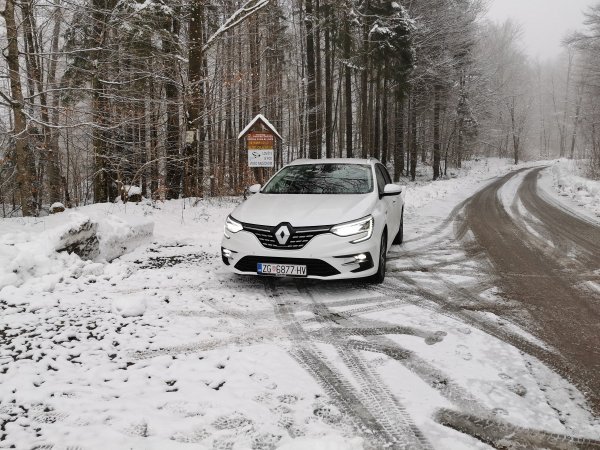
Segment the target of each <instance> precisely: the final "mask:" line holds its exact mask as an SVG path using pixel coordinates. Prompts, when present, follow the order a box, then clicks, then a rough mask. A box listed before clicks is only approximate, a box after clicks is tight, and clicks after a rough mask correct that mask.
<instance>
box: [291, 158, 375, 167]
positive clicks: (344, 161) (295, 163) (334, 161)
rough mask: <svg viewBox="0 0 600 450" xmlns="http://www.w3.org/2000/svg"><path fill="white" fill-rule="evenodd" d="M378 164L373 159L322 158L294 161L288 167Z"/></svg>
mask: <svg viewBox="0 0 600 450" xmlns="http://www.w3.org/2000/svg"><path fill="white" fill-rule="evenodd" d="M377 163H379V161H378V160H377V159H375V158H367V159H360V158H323V159H296V160H295V161H292V162H291V163H290V164H288V165H290V166H298V165H301V164H368V165H374V164H377Z"/></svg>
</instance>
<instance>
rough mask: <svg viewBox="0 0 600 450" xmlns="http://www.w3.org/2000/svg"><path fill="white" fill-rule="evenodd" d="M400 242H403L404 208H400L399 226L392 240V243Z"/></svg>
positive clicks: (399, 243)
mask: <svg viewBox="0 0 600 450" xmlns="http://www.w3.org/2000/svg"><path fill="white" fill-rule="evenodd" d="M402 242H404V209H403V210H402V215H401V216H400V228H399V229H398V233H397V234H396V237H395V238H394V240H393V241H392V244H394V245H401V244H402Z"/></svg>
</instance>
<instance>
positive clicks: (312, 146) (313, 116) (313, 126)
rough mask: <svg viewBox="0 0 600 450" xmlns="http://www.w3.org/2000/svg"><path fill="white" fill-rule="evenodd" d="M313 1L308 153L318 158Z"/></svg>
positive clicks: (309, 7) (309, 12)
mask: <svg viewBox="0 0 600 450" xmlns="http://www.w3.org/2000/svg"><path fill="white" fill-rule="evenodd" d="M313 13H314V11H313V1H312V0H306V18H305V24H306V75H307V78H308V80H307V88H306V96H307V99H308V153H309V157H310V158H318V157H319V154H320V148H319V136H318V129H317V128H318V116H317V114H318V111H317V78H316V56H315V38H314V15H313Z"/></svg>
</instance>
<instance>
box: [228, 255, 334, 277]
mask: <svg viewBox="0 0 600 450" xmlns="http://www.w3.org/2000/svg"><path fill="white" fill-rule="evenodd" d="M259 263H262V264H296V265H300V266H306V272H307V275H308V276H315V277H331V276H333V275H339V273H340V272H339V271H338V270H337V269H336V268H335V267H333V266H331V265H330V264H327V263H326V262H325V261H321V260H320V259H302V258H267V257H263V256H245V257H243V258H242V259H240V260H239V261H238V263H237V264H236V265H235V268H236V269H237V270H239V271H240V272H247V273H256V272H257V267H258V264H259Z"/></svg>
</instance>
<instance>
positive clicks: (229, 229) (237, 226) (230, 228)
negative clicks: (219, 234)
mask: <svg viewBox="0 0 600 450" xmlns="http://www.w3.org/2000/svg"><path fill="white" fill-rule="evenodd" d="M243 229H244V226H243V225H242V224H241V223H240V222H238V221H237V220H235V219H233V218H232V217H231V216H227V219H225V237H227V238H229V234H227V233H234V234H235V233H239V232H240V231H242V230H243Z"/></svg>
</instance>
